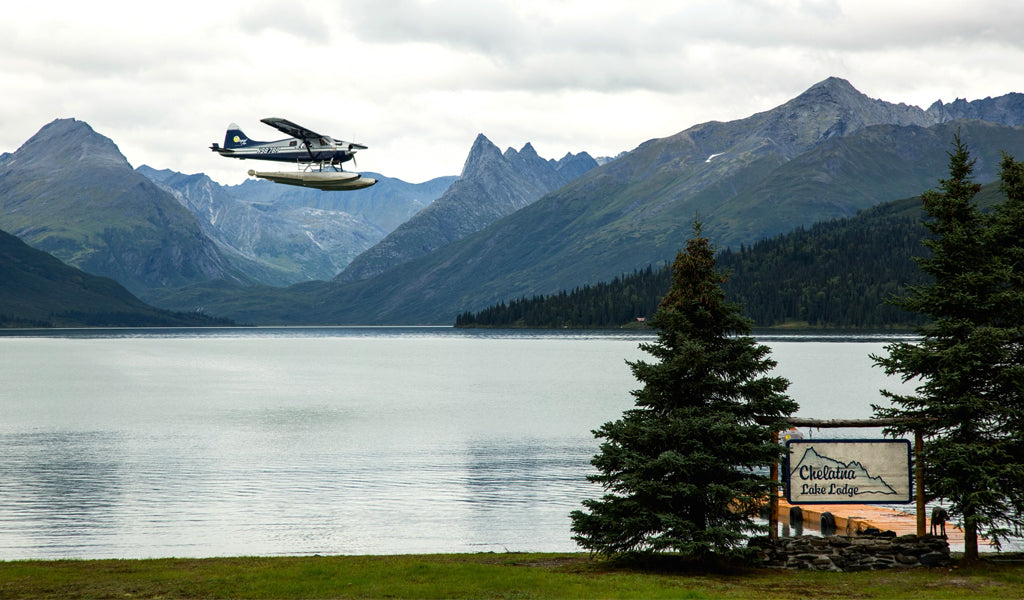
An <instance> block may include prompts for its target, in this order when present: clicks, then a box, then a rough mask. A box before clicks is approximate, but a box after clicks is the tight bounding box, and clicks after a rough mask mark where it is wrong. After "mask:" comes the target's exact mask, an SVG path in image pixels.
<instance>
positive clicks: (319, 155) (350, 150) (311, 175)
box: [210, 117, 377, 191]
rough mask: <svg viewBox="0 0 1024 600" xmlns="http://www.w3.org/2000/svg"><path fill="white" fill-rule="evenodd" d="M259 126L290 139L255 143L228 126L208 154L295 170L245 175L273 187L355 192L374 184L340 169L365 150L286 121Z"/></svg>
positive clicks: (251, 171) (275, 121)
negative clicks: (221, 140) (220, 141)
mask: <svg viewBox="0 0 1024 600" xmlns="http://www.w3.org/2000/svg"><path fill="white" fill-rule="evenodd" d="M260 122H262V123H265V124H267V125H270V126H271V127H273V128H274V129H277V130H278V131H281V132H282V133H284V134H286V135H289V136H291V137H289V138H286V139H283V140H278V141H276V142H257V141H255V140H252V139H249V137H248V136H247V135H245V134H244V133H242V129H241V128H240V127H239V126H238V125H236V124H234V123H232V124H231V125H228V130H227V133H225V134H224V146H223V147H221V146H219V145H217V143H216V142H214V144H213V145H212V146H210V150H213V151H214V152H216V153H217V154H220V155H221V156H227V157H229V158H238V159H241V160H245V159H247V158H251V159H253V160H270V161H276V162H289V163H294V164H295V165H296V166H297V167H298V168H297V170H295V171H256V170H250V171H249V175H250V176H251V177H259V178H261V179H266V180H268V181H273V182H274V183H284V184H287V185H297V186H301V187H311V188H317V189H320V190H324V191H342V190H359V189H362V188H366V187H370V186H371V185H373V184H375V183H377V180H376V179H373V178H371V177H363V176H362V175H360V174H359V173H352V172H349V171H345V170H343V169H342V168H341V165H342V164H343V163H345V162H348V161H350V160H351V161H353V164H354V162H355V161H354V159H355V155H356V152H357V151H359V150H366V149H367V147H366V146H364V145H362V144H357V143H355V142H346V141H344V140H336V139H334V138H332V137H330V136H328V135H321V134H319V133H316V132H315V131H312V130H310V129H307V128H305V127H303V126H301V125H297V124H295V123H292V122H291V121H289V120H287V119H278V118H276V117H268V118H266V119H260Z"/></svg>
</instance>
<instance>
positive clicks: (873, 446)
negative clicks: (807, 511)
mask: <svg viewBox="0 0 1024 600" xmlns="http://www.w3.org/2000/svg"><path fill="white" fill-rule="evenodd" d="M786 448H788V449H789V458H788V459H787V461H786V464H785V470H784V481H785V484H786V500H787V501H789V503H790V504H905V503H908V502H911V501H913V492H912V489H913V486H912V485H911V473H912V471H911V467H910V463H911V460H910V456H911V455H910V442H909V441H907V440H808V439H802V440H801V439H793V440H789V441H787V442H786Z"/></svg>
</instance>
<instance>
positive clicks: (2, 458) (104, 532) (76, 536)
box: [0, 432, 125, 551]
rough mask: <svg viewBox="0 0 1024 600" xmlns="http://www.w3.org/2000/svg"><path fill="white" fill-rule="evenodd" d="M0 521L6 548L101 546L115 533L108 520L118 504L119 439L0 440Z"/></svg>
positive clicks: (43, 436)
mask: <svg viewBox="0 0 1024 600" xmlns="http://www.w3.org/2000/svg"><path fill="white" fill-rule="evenodd" d="M0 447H2V448H3V450H4V451H3V452H2V453H0V473H3V478H2V480H0V506H2V507H3V509H2V511H0V518H2V521H3V529H4V534H5V535H10V534H12V533H13V534H14V537H16V538H21V539H20V540H19V541H14V540H12V541H10V542H7V543H6V545H15V546H22V547H26V548H32V547H37V546H43V547H47V548H50V549H53V550H57V551H60V549H62V548H64V547H74V546H82V545H86V546H88V545H100V544H103V543H106V540H105V538H107V537H110V536H114V535H116V530H117V523H115V522H112V521H111V520H110V518H109V516H110V515H111V514H112V513H116V512H117V507H118V505H119V504H120V503H121V499H122V495H123V488H124V476H125V466H124V463H123V462H122V460H121V456H122V454H123V451H122V447H123V437H122V436H121V435H119V434H116V433H109V432H45V433H24V434H9V435H2V436H0Z"/></svg>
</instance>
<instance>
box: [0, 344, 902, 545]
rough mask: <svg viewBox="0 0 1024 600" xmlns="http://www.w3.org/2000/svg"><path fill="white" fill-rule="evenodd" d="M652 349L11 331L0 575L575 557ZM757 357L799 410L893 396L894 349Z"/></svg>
mask: <svg viewBox="0 0 1024 600" xmlns="http://www.w3.org/2000/svg"><path fill="white" fill-rule="evenodd" d="M650 339H651V338H650V337H649V335H646V334H637V333H592V332H586V333H562V332H539V333H538V332H514V331H513V332H509V331H483V332H478V331H462V330H454V329H449V328H308V329H243V330H230V329H229V330H217V329H214V330H113V331H109V330H108V331H95V330H75V331H61V332H45V333H39V332H34V333H28V332H22V333H21V334H19V335H10V332H7V335H3V336H0V381H2V382H3V383H2V389H0V559H20V558H36V557H39V558H56V557H87V558H106V557H123V558H134V557H158V556H218V555H284V554H314V553H321V554H389V553H412V552H474V551H492V550H493V551H505V550H510V551H573V550H577V549H578V548H577V547H576V546H575V544H574V542H573V541H572V540H571V533H570V530H569V525H570V522H569V518H568V513H569V512H570V511H572V510H574V509H576V508H578V507H579V506H580V501H581V500H582V499H584V498H588V497H596V496H599V495H600V493H601V490H600V488H599V487H597V486H594V485H592V484H589V483H587V482H586V480H585V475H586V474H587V473H589V472H590V471H591V468H590V465H589V461H590V458H591V457H592V456H593V455H594V453H595V452H596V451H597V442H596V441H595V440H594V438H593V436H592V435H591V433H590V431H591V430H593V429H595V428H597V427H598V426H600V425H601V424H602V423H604V422H605V421H609V420H613V419H616V418H618V417H619V416H620V415H621V413H622V411H623V410H626V409H628V408H630V407H631V406H632V396H631V395H630V393H629V392H630V390H632V389H635V388H636V387H638V385H637V382H636V380H635V379H633V377H632V374H631V372H630V370H629V368H628V366H627V365H626V364H625V360H626V359H630V360H635V359H641V358H644V359H646V358H649V356H648V355H647V354H645V353H643V352H642V351H640V350H639V349H638V347H637V345H638V343H640V342H641V341H644V340H650ZM761 341H762V342H764V343H766V344H767V345H769V346H770V347H771V348H772V351H773V355H772V356H773V358H774V359H775V360H777V361H778V363H779V365H778V367H777V369H776V373H777V374H779V375H782V376H784V377H787V378H789V379H790V380H791V382H792V384H791V386H790V390H789V391H790V394H791V395H792V396H793V397H794V398H795V399H796V400H797V401H798V402H799V403H800V404H801V410H800V412H799V415H800V416H807V417H817V418H843V417H869V416H871V409H870V404H871V403H872V402H881V397H880V396H879V395H878V392H877V390H878V389H879V388H881V387H887V388H889V389H894V390H895V389H904V388H903V386H901V385H900V383H899V382H898V381H897V380H895V379H892V378H886V377H885V375H884V374H883V373H882V372H881V370H880V369H878V368H874V367H872V361H871V360H870V358H869V354H871V353H881V352H883V348H884V345H885V344H886V343H887V342H888V341H889V340H888V338H872V337H861V338H848V337H831V338H829V337H814V336H808V337H798V336H786V337H763V338H761ZM810 433H811V434H812V435H819V436H822V437H826V436H825V435H824V432H822V433H816V432H810ZM834 434H835V432H830V433H829V435H834ZM839 435H843V436H846V437H858V436H863V435H865V432H864V431H857V430H853V431H847V432H839Z"/></svg>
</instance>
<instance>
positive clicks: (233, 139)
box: [224, 123, 251, 150]
mask: <svg viewBox="0 0 1024 600" xmlns="http://www.w3.org/2000/svg"><path fill="white" fill-rule="evenodd" d="M250 143H251V140H249V137H248V136H246V135H245V134H244V133H242V130H241V129H240V128H239V127H238V125H236V124H234V123H232V124H230V125H228V131H227V133H225V134H224V147H225V148H227V149H229V150H230V149H232V148H245V147H246V146H248V145H249V144H250Z"/></svg>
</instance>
